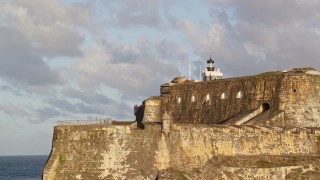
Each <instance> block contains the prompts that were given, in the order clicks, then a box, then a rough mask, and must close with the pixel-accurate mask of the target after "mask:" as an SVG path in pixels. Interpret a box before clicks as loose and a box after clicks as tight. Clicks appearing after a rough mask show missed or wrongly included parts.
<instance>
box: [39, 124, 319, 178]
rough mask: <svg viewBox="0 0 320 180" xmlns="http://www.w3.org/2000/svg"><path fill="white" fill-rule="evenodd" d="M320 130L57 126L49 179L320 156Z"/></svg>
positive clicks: (145, 173)
mask: <svg viewBox="0 0 320 180" xmlns="http://www.w3.org/2000/svg"><path fill="white" fill-rule="evenodd" d="M319 137H320V129H299V128H293V129H282V128H265V127H254V126H219V125H218V126H204V125H184V124H175V125H172V126H171V131H170V134H168V135H165V134H163V133H161V126H160V125H158V124H153V123H151V124H146V125H145V129H144V130H139V129H136V128H134V126H132V125H122V126H115V125H90V126H88V125H79V126H58V127H55V133H54V143H53V149H52V153H51V157H50V159H49V161H48V163H47V165H46V168H45V171H44V179H76V177H81V178H82V179H146V178H150V179H155V177H156V176H157V174H158V171H160V170H164V169H167V168H178V167H185V166H188V167H201V166H202V165H204V164H205V163H206V162H207V161H208V160H209V159H211V158H212V157H214V156H239V155H249V156H251V155H309V156H310V155H312V156H314V155H317V154H319V141H318V138H319Z"/></svg>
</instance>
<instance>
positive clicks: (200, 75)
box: [199, 65, 201, 81]
mask: <svg viewBox="0 0 320 180" xmlns="http://www.w3.org/2000/svg"><path fill="white" fill-rule="evenodd" d="M199 70H200V71H199V81H201V65H200V69H199Z"/></svg>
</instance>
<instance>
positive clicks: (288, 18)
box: [175, 0, 320, 77]
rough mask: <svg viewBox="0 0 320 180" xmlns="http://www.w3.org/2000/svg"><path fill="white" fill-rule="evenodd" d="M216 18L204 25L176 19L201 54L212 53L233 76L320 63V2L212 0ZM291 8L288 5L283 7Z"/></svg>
mask: <svg viewBox="0 0 320 180" xmlns="http://www.w3.org/2000/svg"><path fill="white" fill-rule="evenodd" d="M205 2H207V3H208V5H210V6H211V10H210V12H209V13H208V15H210V16H211V19H212V22H213V23H211V24H209V25H208V26H207V27H205V28H203V27H202V26H200V25H199V24H198V23H196V22H193V21H191V20H188V19H178V20H176V22H175V23H176V24H177V27H178V28H179V29H180V30H181V31H182V32H184V33H185V34H186V37H187V39H188V41H189V43H190V44H192V45H193V48H194V49H195V53H196V54H198V55H199V56H200V57H202V58H206V57H208V55H212V56H213V57H214V58H215V59H216V62H217V63H218V65H220V67H221V69H222V70H224V72H225V74H228V76H229V77H230V76H241V75H248V74H255V73H259V72H262V71H268V70H276V69H279V70H281V69H289V68H292V67H300V66H313V67H315V68H318V69H319V68H320V66H319V63H318V62H317V57H319V55H320V52H319V51H318V50H317V48H316V47H319V45H320V36H319V33H317V32H318V29H319V28H320V27H319V24H320V18H319V15H320V13H319V12H318V10H317V9H318V8H319V6H320V3H319V2H317V1H308V2H307V3H304V1H299V0H296V1H281V2H279V1H275V0H271V1H263V2H262V1H261V2H259V3H257V2H256V1H253V0H245V1H234V0H225V1H219V0H207V1H205ZM283 7H286V10H283Z"/></svg>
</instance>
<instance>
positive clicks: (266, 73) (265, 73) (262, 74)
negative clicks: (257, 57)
mask: <svg viewBox="0 0 320 180" xmlns="http://www.w3.org/2000/svg"><path fill="white" fill-rule="evenodd" d="M276 74H277V72H276V71H270V72H264V73H261V74H259V75H258V76H269V75H276Z"/></svg>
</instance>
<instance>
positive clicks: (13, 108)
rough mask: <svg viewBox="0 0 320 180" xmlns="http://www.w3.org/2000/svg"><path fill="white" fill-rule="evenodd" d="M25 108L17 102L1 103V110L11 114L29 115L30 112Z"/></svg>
mask: <svg viewBox="0 0 320 180" xmlns="http://www.w3.org/2000/svg"><path fill="white" fill-rule="evenodd" d="M24 109H25V108H23V107H21V106H18V105H15V104H0V111H2V112H4V113H6V114H8V115H10V116H20V117H27V116H30V113H29V112H27V111H25V110H24Z"/></svg>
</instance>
